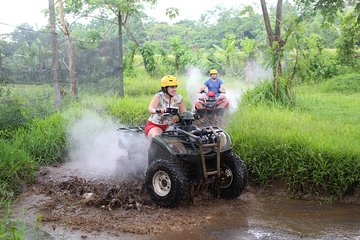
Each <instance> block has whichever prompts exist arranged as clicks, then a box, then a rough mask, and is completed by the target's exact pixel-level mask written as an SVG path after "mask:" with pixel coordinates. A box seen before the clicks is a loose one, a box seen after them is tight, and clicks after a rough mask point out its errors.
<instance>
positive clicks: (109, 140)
mask: <svg viewBox="0 0 360 240" xmlns="http://www.w3.org/2000/svg"><path fill="white" fill-rule="evenodd" d="M118 127H119V124H116V123H114V122H113V121H111V120H110V119H108V118H104V117H100V116H99V115H97V114H95V113H92V112H87V113H84V114H83V115H82V117H81V118H80V119H79V120H77V121H76V122H74V123H73V124H72V126H71V127H70V128H69V130H68V135H69V142H70V147H69V159H70V162H69V163H68V164H67V167H68V168H70V169H72V170H75V171H76V175H77V176H80V177H84V178H91V179H94V178H114V177H117V178H118V177H120V178H126V177H128V176H139V175H140V176H141V175H142V174H143V173H144V171H145V169H146V167H147V149H148V146H149V143H148V140H147V139H146V137H145V135H144V134H143V133H133V134H126V133H124V132H119V131H117V128H118Z"/></svg>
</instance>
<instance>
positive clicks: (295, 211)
mask: <svg viewBox="0 0 360 240" xmlns="http://www.w3.org/2000/svg"><path fill="white" fill-rule="evenodd" d="M79 175H80V176H82V175H81V174H80V172H79V171H78V170H76V169H75V171H74V169H73V168H68V166H57V167H46V168H43V169H42V170H41V171H40V173H39V178H38V181H37V183H36V184H34V185H33V186H30V187H29V188H28V189H27V191H26V192H25V193H23V194H22V195H21V196H20V197H19V198H18V200H17V201H16V204H15V205H14V207H13V211H14V217H16V218H18V219H22V220H23V221H24V222H25V223H27V224H28V226H29V227H28V231H27V239H140V240H141V239H175V240H176V239H179V240H180V239H181V240H183V239H206V240H209V239H358V240H360V204H359V201H358V200H359V199H358V198H357V199H355V201H353V202H356V203H338V204H329V203H320V202H319V201H305V200H289V199H284V198H281V197H274V196H272V197H270V196H269V195H265V194H260V193H259V191H257V190H255V189H254V188H252V187H248V188H247V189H246V191H245V193H244V194H242V196H241V197H239V198H237V199H233V200H222V199H215V198H212V197H209V196H208V195H206V194H202V195H200V196H198V197H196V198H194V199H193V200H192V201H190V202H187V203H184V204H183V205H181V206H180V207H178V208H176V209H164V208H159V207H157V206H155V205H154V204H153V203H152V202H151V201H150V200H149V199H148V197H147V195H146V193H144V192H143V191H142V188H141V179H140V180H139V179H137V180H133V181H126V182H118V181H117V180H116V179H86V178H82V177H85V176H82V177H79ZM88 193H93V197H92V198H91V199H85V198H84V195H85V194H88ZM23 213H24V214H23ZM34 236H36V238H34Z"/></svg>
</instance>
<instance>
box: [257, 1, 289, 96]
mask: <svg viewBox="0 0 360 240" xmlns="http://www.w3.org/2000/svg"><path fill="white" fill-rule="evenodd" d="M260 3H261V9H262V12H263V17H264V23H265V29H266V33H267V36H268V41H269V46H270V48H271V49H272V53H273V63H272V68H273V77H274V79H273V88H274V96H275V98H277V96H278V79H279V77H280V76H281V74H282V68H281V55H282V50H283V47H284V45H285V42H284V41H283V40H282V38H281V31H280V25H281V18H282V0H278V2H277V6H276V19H275V34H273V31H272V29H271V25H270V19H269V14H268V11H267V7H266V2H265V0H260ZM274 42H277V44H276V45H274Z"/></svg>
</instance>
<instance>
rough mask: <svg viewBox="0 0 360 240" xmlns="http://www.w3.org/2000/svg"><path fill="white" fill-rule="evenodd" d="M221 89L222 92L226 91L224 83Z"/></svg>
mask: <svg viewBox="0 0 360 240" xmlns="http://www.w3.org/2000/svg"><path fill="white" fill-rule="evenodd" d="M220 91H221V92H222V93H225V86H224V84H221V85H220Z"/></svg>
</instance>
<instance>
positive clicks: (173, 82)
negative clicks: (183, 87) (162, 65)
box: [161, 75, 179, 87]
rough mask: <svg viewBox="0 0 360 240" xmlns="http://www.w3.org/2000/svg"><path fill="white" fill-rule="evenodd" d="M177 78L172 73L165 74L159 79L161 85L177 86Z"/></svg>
mask: <svg viewBox="0 0 360 240" xmlns="http://www.w3.org/2000/svg"><path fill="white" fill-rule="evenodd" d="M178 83H179V82H178V80H177V78H176V77H175V76H173V75H166V76H164V77H163V78H162V79H161V87H171V86H177V85H178Z"/></svg>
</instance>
